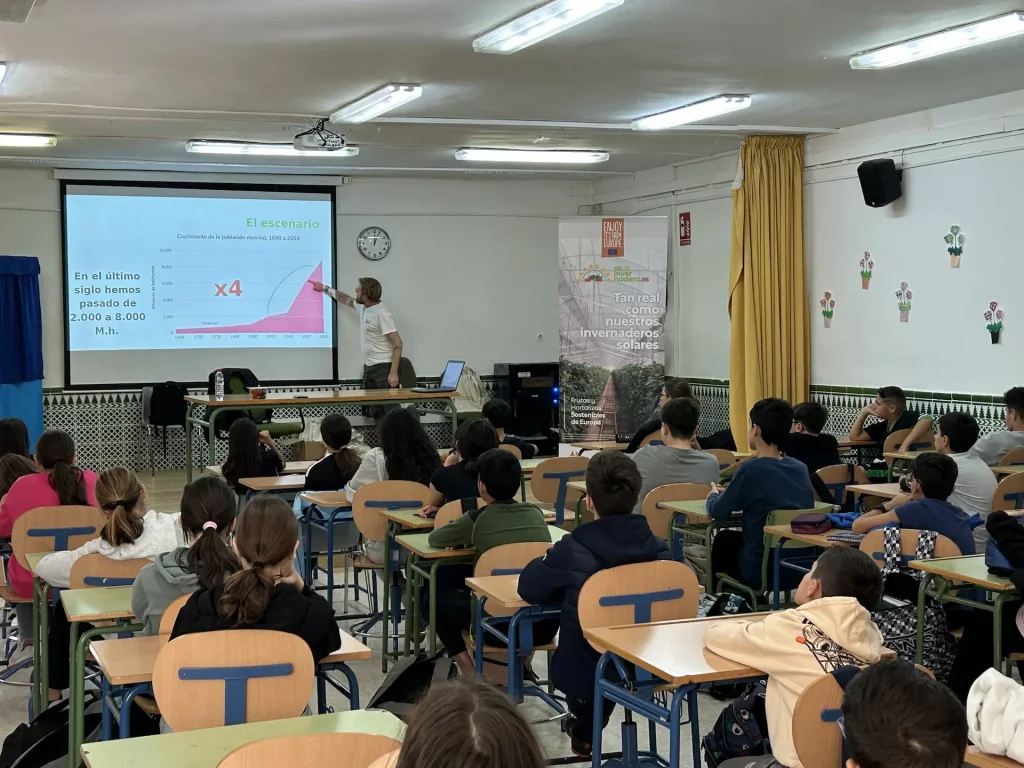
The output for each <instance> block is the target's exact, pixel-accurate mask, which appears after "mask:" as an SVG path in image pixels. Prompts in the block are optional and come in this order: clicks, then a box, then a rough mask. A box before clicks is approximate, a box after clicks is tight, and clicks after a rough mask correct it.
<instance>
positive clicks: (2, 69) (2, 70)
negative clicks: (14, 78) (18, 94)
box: [0, 61, 7, 83]
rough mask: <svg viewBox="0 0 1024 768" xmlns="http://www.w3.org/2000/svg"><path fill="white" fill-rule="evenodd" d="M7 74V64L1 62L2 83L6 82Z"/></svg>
mask: <svg viewBox="0 0 1024 768" xmlns="http://www.w3.org/2000/svg"><path fill="white" fill-rule="evenodd" d="M6 74H7V62H5V61H0V83H2V82H3V81H4V76H5V75H6Z"/></svg>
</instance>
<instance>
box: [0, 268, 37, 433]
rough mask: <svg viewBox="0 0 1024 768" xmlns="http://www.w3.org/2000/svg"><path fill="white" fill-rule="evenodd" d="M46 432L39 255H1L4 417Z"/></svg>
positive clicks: (0, 401)
mask: <svg viewBox="0 0 1024 768" xmlns="http://www.w3.org/2000/svg"><path fill="white" fill-rule="evenodd" d="M7 416H16V417H18V418H19V419H21V420H22V421H24V422H25V424H27V425H28V431H29V439H30V440H31V441H32V444H33V445H34V444H35V440H36V438H37V437H38V436H39V434H40V433H41V432H42V431H43V316H42V309H41V307H40V304H39V259H36V258H34V257H27V256H0V417H7Z"/></svg>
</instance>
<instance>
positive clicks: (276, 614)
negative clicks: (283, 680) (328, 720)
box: [171, 496, 341, 661]
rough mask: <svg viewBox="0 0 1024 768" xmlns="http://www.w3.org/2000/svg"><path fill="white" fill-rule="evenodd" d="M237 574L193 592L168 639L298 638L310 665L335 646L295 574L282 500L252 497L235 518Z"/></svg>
mask: <svg viewBox="0 0 1024 768" xmlns="http://www.w3.org/2000/svg"><path fill="white" fill-rule="evenodd" d="M233 544H234V548H235V552H236V553H237V554H238V559H239V562H240V564H241V570H240V571H238V573H235V574H233V575H232V576H230V577H229V578H228V579H227V581H225V583H224V584H219V585H216V586H213V587H210V588H208V589H203V590H201V591H199V592H196V593H195V594H193V595H192V596H191V597H190V598H189V599H188V602H186V603H185V605H184V606H183V607H182V609H181V612H180V613H179V614H178V620H177V621H176V622H175V623H174V630H173V631H172V632H171V638H172V639H173V638H175V637H180V636H181V635H188V634H192V633H194V632H212V631H215V630H222V629H271V630H276V631H278V632H288V633H290V634H293V635H297V636H298V637H300V638H302V639H303V640H304V641H305V642H306V644H307V645H308V646H309V650H310V653H312V655H313V660H314V661H319V660H320V659H322V658H324V657H326V656H329V655H330V654H331V653H333V652H334V651H336V650H337V649H338V648H340V647H341V635H340V633H339V632H338V625H337V623H336V621H335V618H334V610H333V609H332V608H331V606H330V604H329V603H328V602H327V601H326V600H324V598H323V597H321V596H320V595H318V594H316V593H315V592H313V591H312V590H310V588H309V587H308V586H307V585H306V584H305V583H304V582H303V580H302V576H301V575H300V574H299V573H298V572H297V571H296V570H295V553H296V551H297V550H298V546H299V525H298V521H297V520H296V519H295V515H294V514H293V513H292V510H291V507H289V506H288V504H287V502H285V501H283V500H282V499H281V498H279V497H277V496H258V497H257V498H255V499H253V500H252V501H250V502H249V503H248V504H247V505H246V507H245V509H243V510H242V512H241V514H240V515H239V516H238V521H237V523H236V525H235V537H234V540H233Z"/></svg>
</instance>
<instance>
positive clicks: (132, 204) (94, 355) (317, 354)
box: [62, 182, 337, 388]
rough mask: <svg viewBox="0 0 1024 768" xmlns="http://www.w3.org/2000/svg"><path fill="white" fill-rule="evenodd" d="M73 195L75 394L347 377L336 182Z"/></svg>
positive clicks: (67, 235)
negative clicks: (339, 326)
mask: <svg viewBox="0 0 1024 768" xmlns="http://www.w3.org/2000/svg"><path fill="white" fill-rule="evenodd" d="M62 191H63V201H64V271H65V275H64V276H65V279H64V286H65V306H64V309H65V334H64V338H65V378H66V381H65V384H66V385H67V386H69V387H79V388H81V387H99V386H102V387H117V386H134V385H140V384H152V383H156V382H162V381H169V380H173V381H178V382H182V383H199V382H202V383H204V384H205V383H206V381H207V380H208V377H209V374H210V372H211V371H213V370H215V369H217V368H224V367H239V368H251V369H252V371H253V373H255V374H256V376H257V377H258V378H259V379H260V382H261V383H270V382H277V383H281V382H311V383H313V382H327V381H335V380H336V379H337V354H336V352H337V350H336V341H335V339H336V332H335V314H334V308H333V303H332V302H331V300H330V299H329V298H327V297H326V296H324V295H322V294H319V293H316V292H314V291H313V289H312V286H311V285H310V283H309V281H310V280H316V281H319V282H322V283H326V284H327V285H333V284H334V274H335V264H334V188H333V187H279V186H275V187H250V186H212V185H198V186H197V185H167V184H163V185H155V184H154V185H144V184H138V185H136V184H124V183H106V182H95V183H94V182H68V183H65V184H63V185H62Z"/></svg>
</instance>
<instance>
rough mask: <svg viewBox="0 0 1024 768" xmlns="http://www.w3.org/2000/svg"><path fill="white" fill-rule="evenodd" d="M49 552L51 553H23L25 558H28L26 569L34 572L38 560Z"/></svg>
mask: <svg viewBox="0 0 1024 768" xmlns="http://www.w3.org/2000/svg"><path fill="white" fill-rule="evenodd" d="M49 554H51V553H50V552H29V553H28V554H27V555H25V559H26V560H28V569H29V570H30V571H32V573H35V572H36V566H37V565H39V561H40V560H42V559H43V558H44V557H46V556H47V555H49Z"/></svg>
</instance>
